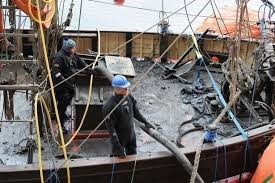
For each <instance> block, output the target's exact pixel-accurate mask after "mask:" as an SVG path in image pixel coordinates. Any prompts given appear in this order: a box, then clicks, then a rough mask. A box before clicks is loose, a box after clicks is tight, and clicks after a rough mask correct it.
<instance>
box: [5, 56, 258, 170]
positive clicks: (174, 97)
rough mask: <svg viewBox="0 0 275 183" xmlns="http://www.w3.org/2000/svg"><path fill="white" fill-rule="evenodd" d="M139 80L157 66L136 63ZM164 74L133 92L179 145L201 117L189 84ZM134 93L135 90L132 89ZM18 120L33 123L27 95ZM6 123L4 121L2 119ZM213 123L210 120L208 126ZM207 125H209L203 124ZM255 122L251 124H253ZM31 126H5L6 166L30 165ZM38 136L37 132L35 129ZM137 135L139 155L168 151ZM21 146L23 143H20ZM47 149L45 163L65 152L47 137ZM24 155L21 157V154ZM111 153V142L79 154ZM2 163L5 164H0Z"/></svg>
mask: <svg viewBox="0 0 275 183" xmlns="http://www.w3.org/2000/svg"><path fill="white" fill-rule="evenodd" d="M133 64H134V67H135V70H136V74H137V76H136V77H135V78H132V79H131V83H132V85H131V86H133V85H134V84H135V83H136V82H138V81H139V79H140V78H141V76H142V75H143V74H144V73H145V72H146V71H147V70H148V69H149V67H150V66H151V65H152V64H153V62H152V61H134V62H133ZM162 73H163V70H162V69H161V68H160V67H158V66H155V67H154V68H153V69H152V71H150V72H149V74H148V75H147V76H146V77H145V78H144V80H142V81H141V82H140V84H139V85H138V87H137V88H136V89H135V90H134V91H133V92H132V94H133V96H134V97H135V98H136V100H137V101H138V106H139V108H140V111H141V112H142V113H143V114H144V115H145V117H146V118H147V119H148V121H149V122H151V123H152V124H153V125H154V126H155V127H156V129H158V131H159V132H160V133H162V134H163V135H165V136H166V137H167V138H168V139H169V140H170V141H172V142H175V141H176V138H177V137H178V134H179V133H178V127H179V126H180V124H181V123H182V122H183V121H187V120H190V119H191V118H192V117H194V116H197V115H198V114H197V112H196V111H195V110H194V108H193V107H192V105H191V104H184V103H183V101H182V97H181V90H182V89H183V88H186V87H189V86H187V85H186V84H183V83H181V82H180V81H179V80H178V79H169V80H163V79H161V75H162ZM196 76H197V72H196V70H195V69H193V70H191V71H190V72H189V73H188V74H186V75H184V76H183V77H184V78H185V79H188V80H190V81H194V80H195V79H196ZM213 76H214V78H215V79H216V80H217V81H218V83H221V80H222V76H221V74H216V73H213ZM201 78H202V79H203V80H204V81H205V83H206V85H207V86H209V87H211V83H210V81H209V79H208V75H207V73H206V72H203V71H202V72H201ZM130 89H131V88H130ZM14 101H15V106H16V107H15V116H16V119H20V120H29V119H31V115H32V111H31V102H30V101H29V100H26V98H25V94H24V93H16V95H15V100H14ZM2 103H3V101H2V94H1V100H0V104H1V105H0V111H3V110H2ZM2 119H4V118H2ZM209 122H211V120H208V123H209ZM203 123H205V124H206V123H207V122H205V121H203ZM253 123H254V122H253V121H251V124H253ZM242 125H243V126H244V127H246V126H249V125H250V124H248V123H247V122H246V121H245V122H243V124H242ZM219 126H220V129H219V134H220V136H219V138H224V137H223V136H229V135H231V134H233V133H235V132H237V129H236V128H235V126H234V124H233V123H225V124H219ZM29 127H30V124H29V123H3V124H2V127H1V132H0V136H1V138H0V159H1V160H2V161H3V163H4V164H6V165H15V164H26V162H27V153H26V151H24V150H25V146H26V142H27V139H28V138H34V139H36V135H33V136H30V132H29ZM193 127H194V125H193V124H192V123H188V124H186V125H184V126H183V127H182V129H181V130H188V129H190V128H193ZM33 129H34V130H33V131H34V132H35V128H34V127H33ZM202 133H203V131H202V130H201V131H196V132H191V133H189V134H187V135H185V136H184V137H183V138H182V141H181V142H182V144H183V145H184V146H187V147H188V145H190V144H193V142H194V141H196V140H198V139H199V138H200V137H201V135H202ZM136 134H137V146H138V152H139V153H142V152H158V151H167V149H166V148H165V147H163V146H162V145H160V144H159V143H158V142H156V141H155V140H154V139H152V138H151V137H150V136H148V135H147V134H146V133H144V132H143V131H142V130H141V129H139V128H138V127H136ZM20 142H21V143H20ZM81 142H82V141H81V140H77V141H74V142H73V143H72V144H71V145H70V146H69V147H68V153H69V154H70V153H71V152H73V151H74V150H75V149H76V147H77V146H78V145H79V144H80V143H81ZM42 147H43V151H42V154H43V160H46V161H47V160H48V161H50V160H53V159H55V158H54V156H56V155H60V154H61V152H62V151H61V149H60V148H57V145H55V144H54V142H53V140H51V141H50V145H48V144H47V139H46V138H45V137H44V139H43V142H42ZM20 152H21V153H20ZM109 152H110V143H109V140H108V139H99V140H94V139H92V140H88V141H87V143H85V144H84V145H83V146H82V147H81V149H79V150H77V153H76V155H78V156H80V157H84V158H89V157H95V156H108V155H109ZM34 162H35V163H37V162H38V159H37V151H36V152H35V155H34ZM0 163H1V161H0Z"/></svg>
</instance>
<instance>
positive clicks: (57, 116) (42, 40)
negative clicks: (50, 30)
mask: <svg viewBox="0 0 275 183" xmlns="http://www.w3.org/2000/svg"><path fill="white" fill-rule="evenodd" d="M30 2H31V0H29V1H28V3H29V4H30ZM36 4H37V12H38V20H37V19H36V18H35V17H33V16H32V18H33V20H34V21H36V22H37V23H38V24H39V29H40V36H41V42H42V48H43V53H44V57H45V62H46V68H47V72H48V77H49V82H50V86H51V94H52V98H53V103H54V110H55V113H56V119H57V123H58V127H59V133H60V138H61V144H62V146H63V147H62V149H63V153H64V159H65V161H66V169H67V179H68V183H70V182H71V178H70V168H69V163H68V161H67V159H68V157H67V151H66V147H65V146H64V144H65V142H64V137H63V132H62V128H61V123H60V118H59V114H58V109H57V103H56V98H55V92H54V88H53V81H52V77H51V69H50V65H49V59H48V54H47V49H46V44H45V36H44V31H43V26H42V21H41V14H40V4H39V0H36ZM28 7H29V11H30V12H31V9H30V8H31V7H30V6H28ZM54 11H55V9H54ZM30 14H31V13H30ZM37 99H38V98H37ZM36 112H37V111H36ZM35 115H37V114H35ZM37 123H38V122H37ZM37 131H38V130H37ZM38 143H40V142H38ZM40 146H41V144H40ZM39 158H40V160H39V161H41V162H42V157H41V156H39ZM41 169H42V163H41V164H40V172H41ZM42 173H43V172H42ZM40 176H41V174H40ZM41 182H42V183H43V182H44V180H43V175H42V177H41Z"/></svg>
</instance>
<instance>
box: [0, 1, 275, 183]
mask: <svg viewBox="0 0 275 183" xmlns="http://www.w3.org/2000/svg"><path fill="white" fill-rule="evenodd" d="M0 2H1V9H0V10H1V11H0V40H1V42H0V44H1V49H0V51H1V60H0V64H1V65H0V66H1V70H0V74H1V81H0V90H1V91H2V93H1V100H0V101H1V102H2V103H3V107H2V108H1V110H2V111H1V112H2V116H1V120H0V128H1V132H0V137H1V138H0V139H1V140H0V144H1V147H0V183H1V182H3V183H11V182H26V183H37V182H73V183H83V182H96V183H101V182H102V183H103V182H119V183H124V182H125V183H126V182H127V183H128V182H148V183H149V182H150V183H151V182H160V183H166V182H173V183H177V182H250V180H251V178H252V176H253V173H254V172H255V170H256V168H257V166H258V160H259V159H260V156H261V155H262V154H263V152H264V150H265V149H266V147H267V146H268V145H269V143H270V141H271V140H272V138H273V136H274V134H275V124H274V123H275V119H274V116H275V85H274V81H275V60H274V49H275V48H274V39H273V36H274V28H273V27H274V23H273V22H272V21H271V20H272V15H273V12H274V6H273V4H272V3H271V2H269V1H263V2H262V3H261V6H259V12H255V11H252V10H250V9H249V8H248V5H249V1H248V2H247V1H245V2H244V1H238V2H239V3H238V4H237V5H234V6H225V7H224V8H219V7H218V6H217V4H216V3H215V1H214V0H211V1H205V2H204V3H203V5H200V6H201V7H200V8H199V11H198V12H197V13H196V14H195V15H194V14H192V13H191V11H190V7H188V6H189V5H190V4H192V2H188V3H187V2H186V1H184V3H183V5H182V7H180V8H179V7H175V9H176V10H175V11H173V12H167V11H165V10H164V7H165V6H164V1H162V10H160V11H158V12H159V13H160V14H159V15H160V20H159V21H158V22H156V24H155V25H154V26H155V27H158V28H159V30H160V31H159V32H158V33H156V32H148V31H149V30H150V28H149V29H147V30H145V31H140V32H135V31H132V32H129V31H127V32H126V31H100V30H79V29H78V30H66V28H67V27H68V26H70V24H71V21H72V16H73V12H74V11H75V9H74V2H73V1H71V2H70V3H68V2H67V3H68V5H67V7H68V14H67V17H66V19H65V21H64V22H61V23H60V22H58V21H57V20H59V19H58V18H57V17H58V16H60V14H59V13H57V11H56V10H57V7H59V8H60V5H61V4H58V3H59V2H57V0H51V1H44V0H42V1H40V0H37V1H36V3H33V4H32V2H31V1H16V0H13V1H7V2H5V3H6V4H5V3H4V2H2V1H0ZM194 2H195V1H194ZM64 3H65V1H64ZM94 3H103V4H105V5H106V6H107V5H110V6H119V7H121V8H122V7H125V8H130V9H136V8H138V9H141V8H140V7H135V6H130V5H127V2H124V1H118V0H116V1H110V2H108V1H106V2H105V1H94ZM206 7H212V8H213V11H212V15H208V16H203V15H201V12H202V11H203V10H204V9H205V8H206ZM80 9H81V10H82V7H81V8H80ZM233 9H234V10H235V11H232V10H233ZM18 11H19V12H21V11H22V12H24V15H25V16H26V17H30V20H31V21H32V22H33V23H32V24H33V25H32V27H31V28H29V29H25V28H24V29H22V28H21V27H20V26H19V27H16V26H15V25H17V23H18V22H16V21H18V19H17V18H15V17H16V16H17V13H18ZM142 11H155V10H152V9H146V8H142ZM183 12H184V13H183ZM7 13H8V14H9V16H10V19H9V26H7V23H6V22H5V21H3V20H6V21H7V19H6V17H7ZM179 14H184V16H185V18H186V20H187V25H186V28H183V30H182V32H181V33H177V34H176V33H172V32H170V31H169V26H170V22H169V18H171V17H172V16H176V15H179ZM20 15H21V14H20ZM21 16H22V15H21ZM198 17H203V18H204V21H203V22H201V24H200V26H199V27H197V29H196V30H193V28H192V25H193V23H194V21H195V20H196V18H198ZM79 18H80V19H81V15H80V17H79ZM267 20H268V21H267ZM20 21H21V17H20V18H19V22H20ZM21 23H22V22H20V24H21ZM154 26H153V27H154ZM188 27H191V29H190V30H191V32H190V33H185V32H186V30H187V28H188ZM151 28H152V27H151ZM65 37H68V38H72V39H74V40H76V42H77V52H78V55H79V56H80V57H81V58H82V59H83V60H84V61H85V62H86V63H87V64H88V65H89V67H94V66H97V67H100V68H102V69H101V71H102V73H101V74H98V75H97V74H95V75H94V76H93V75H92V76H90V75H86V74H83V73H82V72H81V70H80V71H77V72H76V73H75V74H74V76H73V77H75V78H76V85H75V95H74V98H73V100H72V102H71V105H70V107H68V108H67V111H66V112H67V116H68V121H67V122H66V127H67V129H68V131H69V132H70V133H69V134H67V135H63V134H62V133H60V132H62V130H61V128H60V122H59V119H58V118H59V117H58V115H57V114H56V113H57V111H56V110H55V107H56V106H55V105H56V101H55V97H54V95H53V94H54V87H55V86H53V83H52V82H51V78H50V69H51V68H50V66H51V65H50V61H51V58H52V56H53V55H54V54H55V53H56V52H57V50H59V49H60V47H61V45H62V40H63V38H65ZM85 69H87V68H84V69H83V70H85ZM117 74H121V75H125V76H126V77H127V78H128V79H129V80H130V82H131V84H132V85H131V88H130V92H131V93H132V94H133V96H135V98H136V99H137V101H138V106H139V108H140V111H141V112H142V113H143V114H144V115H145V116H146V118H147V119H148V120H149V121H150V122H151V123H152V125H153V126H154V128H150V129H148V128H146V127H145V126H144V125H143V124H141V123H140V122H138V121H135V130H136V135H137V149H138V153H137V154H136V155H129V156H126V157H125V158H120V157H110V156H109V155H110V152H111V150H110V149H111V147H110V141H109V133H108V131H107V130H106V127H105V120H106V118H107V117H108V116H103V115H102V112H101V109H102V106H103V104H104V102H106V100H107V99H108V98H109V97H110V96H111V95H112V87H111V85H110V80H111V79H112V77H113V76H114V75H117ZM254 180H255V178H254Z"/></svg>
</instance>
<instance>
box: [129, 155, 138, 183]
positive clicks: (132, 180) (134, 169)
mask: <svg viewBox="0 0 275 183" xmlns="http://www.w3.org/2000/svg"><path fill="white" fill-rule="evenodd" d="M137 159H138V154H136V158H135V164H134V168H133V174H132V178H131V183H133V182H134V176H135V171H136V165H137Z"/></svg>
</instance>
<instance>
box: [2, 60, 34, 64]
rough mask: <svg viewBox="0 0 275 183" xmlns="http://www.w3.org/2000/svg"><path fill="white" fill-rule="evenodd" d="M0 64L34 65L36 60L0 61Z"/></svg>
mask: <svg viewBox="0 0 275 183" xmlns="http://www.w3.org/2000/svg"><path fill="white" fill-rule="evenodd" d="M0 63H2V64H10V63H24V64H36V63H38V60H0Z"/></svg>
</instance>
